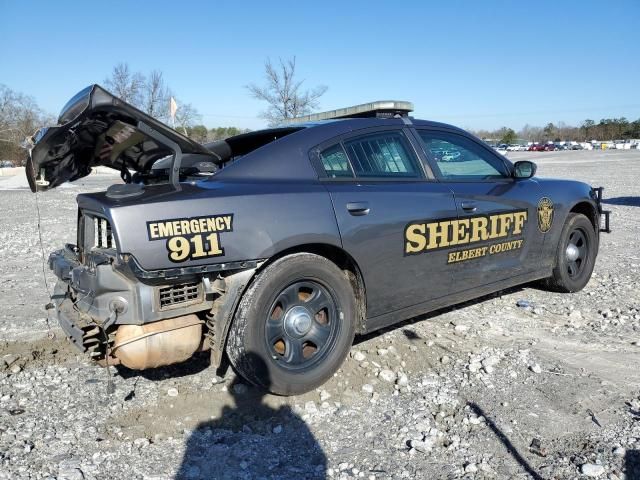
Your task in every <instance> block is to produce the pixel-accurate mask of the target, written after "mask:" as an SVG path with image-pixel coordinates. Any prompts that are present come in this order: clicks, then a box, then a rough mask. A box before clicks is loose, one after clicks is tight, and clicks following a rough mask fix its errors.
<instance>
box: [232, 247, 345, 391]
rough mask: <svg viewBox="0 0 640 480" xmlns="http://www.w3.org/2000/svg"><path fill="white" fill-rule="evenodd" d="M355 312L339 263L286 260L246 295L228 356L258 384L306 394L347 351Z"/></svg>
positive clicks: (299, 257)
mask: <svg viewBox="0 0 640 480" xmlns="http://www.w3.org/2000/svg"><path fill="white" fill-rule="evenodd" d="M355 311H356V308H355V298H354V294H353V289H352V287H351V283H350V282H349V280H348V278H347V276H346V275H345V273H344V272H343V271H342V270H340V269H339V268H338V267H337V266H336V265H335V264H334V263H332V262H331V261H329V260H327V259H326V258H324V257H321V256H318V255H314V254H310V253H299V254H294V255H289V256H286V257H283V258H281V259H279V260H276V261H275V262H274V263H272V264H271V265H269V266H267V267H266V268H265V269H264V271H262V272H261V273H259V274H258V275H257V277H256V278H255V279H254V280H253V282H252V283H251V285H250V286H249V288H248V289H247V291H246V292H245V294H244V296H243V298H242V300H241V301H240V305H239V306H238V311H237V313H236V316H235V318H234V321H233V323H232V325H231V329H230V331H229V339H228V342H227V355H228V356H229V359H230V361H231V363H232V365H233V366H234V367H235V368H236V370H237V372H238V373H239V374H240V375H242V376H243V377H244V378H245V379H247V380H248V381H249V382H251V383H253V384H254V385H257V386H259V387H262V388H265V389H267V390H269V391H271V392H272V393H276V394H279V395H295V394H300V393H304V392H308V391H309V390H312V389H314V388H316V387H318V386H319V385H321V384H323V383H324V382H325V381H327V380H328V379H329V378H330V377H331V376H332V375H333V374H334V373H335V371H336V370H337V369H338V368H339V367H340V365H341V364H342V362H343V361H344V359H345V357H346V356H347V353H348V352H349V349H350V348H351V344H352V342H353V338H354V334H355V321H354V316H355Z"/></svg>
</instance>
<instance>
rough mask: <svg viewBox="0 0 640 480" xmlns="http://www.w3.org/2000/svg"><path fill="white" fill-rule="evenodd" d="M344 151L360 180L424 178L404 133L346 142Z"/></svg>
mask: <svg viewBox="0 0 640 480" xmlns="http://www.w3.org/2000/svg"><path fill="white" fill-rule="evenodd" d="M344 148H345V150H346V152H347V155H348V156H349V160H351V165H352V167H353V170H354V172H355V174H356V176H357V177H383V178H390V177H399V178H418V177H420V176H421V173H420V169H419V168H418V161H417V159H416V157H415V155H413V153H412V152H411V149H410V147H409V145H408V142H407V139H406V138H405V137H404V135H403V134H402V133H401V132H382V133H377V134H372V135H367V136H364V137H357V138H354V139H351V140H349V141H346V142H345V143H344Z"/></svg>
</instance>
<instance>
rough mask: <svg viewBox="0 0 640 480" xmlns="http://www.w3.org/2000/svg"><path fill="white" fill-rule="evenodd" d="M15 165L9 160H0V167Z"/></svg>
mask: <svg viewBox="0 0 640 480" xmlns="http://www.w3.org/2000/svg"><path fill="white" fill-rule="evenodd" d="M13 167H15V165H14V164H13V162H12V161H11V160H1V161H0V168H13Z"/></svg>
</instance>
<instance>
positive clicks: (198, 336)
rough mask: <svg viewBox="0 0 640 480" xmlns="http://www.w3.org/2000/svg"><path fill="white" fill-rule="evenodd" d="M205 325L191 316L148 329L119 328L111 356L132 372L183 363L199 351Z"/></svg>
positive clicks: (137, 326)
mask: <svg viewBox="0 0 640 480" xmlns="http://www.w3.org/2000/svg"><path fill="white" fill-rule="evenodd" d="M203 323H204V322H203V321H202V320H200V319H199V318H198V317H197V316H196V315H193V314H191V315H184V316H182V317H175V318H169V319H167V320H161V321H159V322H153V323H147V324H145V325H120V326H119V327H118V329H117V330H116V338H115V343H114V345H113V347H112V354H113V355H114V356H115V357H116V358H117V359H118V360H120V363H121V364H122V365H124V366H125V367H128V368H130V369H132V370H145V369H147V368H156V367H162V366H165V365H171V364H173V363H180V362H184V361H185V360H187V359H189V358H191V357H192V356H193V354H194V353H195V352H196V350H198V347H200V344H201V341H202V324H203Z"/></svg>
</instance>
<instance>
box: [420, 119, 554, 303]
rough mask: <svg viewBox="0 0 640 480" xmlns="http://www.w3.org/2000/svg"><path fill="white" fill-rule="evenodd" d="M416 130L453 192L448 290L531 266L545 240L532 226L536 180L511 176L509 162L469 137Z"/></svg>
mask: <svg viewBox="0 0 640 480" xmlns="http://www.w3.org/2000/svg"><path fill="white" fill-rule="evenodd" d="M416 132H417V135H418V137H419V139H420V140H421V142H422V145H423V146H424V149H425V153H426V156H427V158H428V160H429V163H430V165H431V168H432V169H433V171H434V173H435V175H436V177H437V178H438V180H439V182H440V183H441V184H442V185H446V186H447V187H449V188H450V189H451V190H452V191H453V193H454V196H455V201H456V207H457V211H458V216H459V221H458V223H457V225H456V228H457V232H456V231H454V230H455V229H452V231H451V232H450V235H451V237H450V238H449V246H448V247H447V248H448V257H447V263H448V265H450V266H451V267H452V269H451V272H455V278H456V282H455V283H454V284H453V285H452V290H454V291H464V290H467V289H470V288H474V287H476V286H479V285H486V284H490V283H493V282H497V281H500V280H503V279H506V278H511V277H515V276H517V275H520V274H524V273H528V272H531V271H535V270H536V268H537V267H538V265H539V262H538V257H539V255H540V254H541V252H542V243H543V240H544V233H543V232H542V231H541V230H540V229H539V228H538V226H537V206H538V202H539V201H540V200H541V198H542V193H541V189H540V186H539V184H538V182H537V181H536V180H535V179H526V180H524V179H517V180H516V179H514V178H513V177H512V176H511V168H512V167H511V166H510V165H509V164H508V162H506V161H505V160H504V159H503V158H502V157H501V156H500V155H498V154H496V153H495V152H493V151H492V150H491V148H489V147H488V146H485V145H483V144H482V143H481V142H479V141H477V140H476V139H474V138H473V137H471V136H467V135H464V134H461V133H458V132H456V131H448V130H439V129H429V128H418V129H417V130H416ZM454 237H455V238H454Z"/></svg>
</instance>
